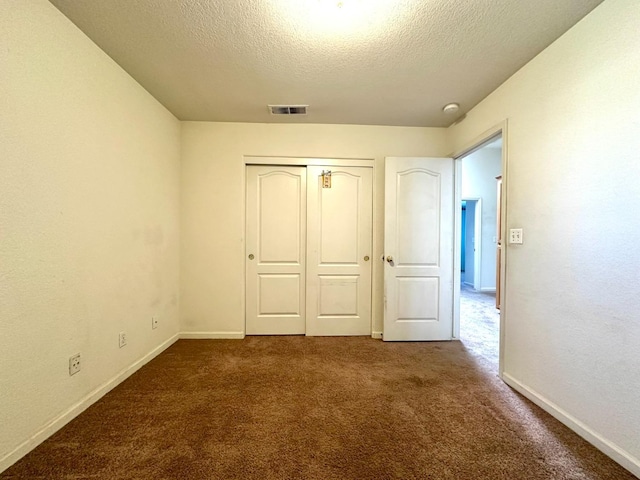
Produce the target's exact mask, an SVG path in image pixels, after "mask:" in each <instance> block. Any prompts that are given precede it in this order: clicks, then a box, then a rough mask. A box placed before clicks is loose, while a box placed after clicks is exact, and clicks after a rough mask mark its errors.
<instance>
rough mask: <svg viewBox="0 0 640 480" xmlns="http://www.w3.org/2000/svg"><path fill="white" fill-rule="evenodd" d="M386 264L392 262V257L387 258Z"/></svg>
mask: <svg viewBox="0 0 640 480" xmlns="http://www.w3.org/2000/svg"><path fill="white" fill-rule="evenodd" d="M387 262H389V263H391V262H393V257H392V256H391V255H389V256H388V257H387Z"/></svg>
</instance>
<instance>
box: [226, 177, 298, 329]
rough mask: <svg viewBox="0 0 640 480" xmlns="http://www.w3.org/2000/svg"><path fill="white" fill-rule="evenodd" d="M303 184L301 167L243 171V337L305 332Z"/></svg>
mask: <svg viewBox="0 0 640 480" xmlns="http://www.w3.org/2000/svg"><path fill="white" fill-rule="evenodd" d="M306 183H307V177H306V169H305V167H274V166H258V165H251V166H248V167H247V212H246V214H247V225H246V252H245V253H246V259H245V261H246V293H245V295H246V313H245V315H246V333H247V335H295V334H304V333H305V328H306V327H305V287H306V279H305V254H306V198H307V197H306ZM222 228H224V225H223V226H222Z"/></svg>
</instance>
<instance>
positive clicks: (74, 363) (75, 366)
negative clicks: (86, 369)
mask: <svg viewBox="0 0 640 480" xmlns="http://www.w3.org/2000/svg"><path fill="white" fill-rule="evenodd" d="M79 371H80V354H79V353H77V354H75V355H74V356H73V357H69V375H75V374H76V373H78V372H79Z"/></svg>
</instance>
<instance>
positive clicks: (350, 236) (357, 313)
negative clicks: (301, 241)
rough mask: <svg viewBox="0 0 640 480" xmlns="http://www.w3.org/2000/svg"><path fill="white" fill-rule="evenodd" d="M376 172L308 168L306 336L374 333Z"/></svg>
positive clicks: (363, 168)
mask: <svg viewBox="0 0 640 480" xmlns="http://www.w3.org/2000/svg"><path fill="white" fill-rule="evenodd" d="M329 171H331V175H330V181H329V180H327V181H326V182H323V180H324V179H325V177H323V172H325V173H327V176H328V172H329ZM372 176H373V175H372V169H371V168H365V167H315V166H314V167H311V166H310V167H307V239H308V243H307V335H370V334H371V254H372V252H371V242H372V238H371V237H372ZM323 186H324V188H323Z"/></svg>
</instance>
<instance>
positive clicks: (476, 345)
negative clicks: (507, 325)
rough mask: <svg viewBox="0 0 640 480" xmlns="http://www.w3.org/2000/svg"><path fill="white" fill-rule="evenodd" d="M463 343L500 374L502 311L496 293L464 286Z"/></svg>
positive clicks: (461, 289)
mask: <svg viewBox="0 0 640 480" xmlns="http://www.w3.org/2000/svg"><path fill="white" fill-rule="evenodd" d="M460 340H461V341H462V343H463V344H464V346H465V347H466V348H467V350H469V352H470V353H471V354H472V355H473V356H474V357H476V359H477V360H478V361H483V362H485V363H486V364H487V367H489V368H491V369H493V371H495V372H497V371H498V350H499V348H500V345H499V343H500V311H499V310H498V309H497V308H496V294H495V293H485V292H478V291H476V290H474V289H473V288H472V287H471V286H469V285H467V284H465V283H463V284H461V285H460Z"/></svg>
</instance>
